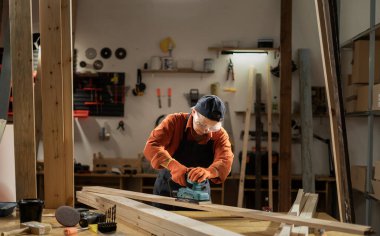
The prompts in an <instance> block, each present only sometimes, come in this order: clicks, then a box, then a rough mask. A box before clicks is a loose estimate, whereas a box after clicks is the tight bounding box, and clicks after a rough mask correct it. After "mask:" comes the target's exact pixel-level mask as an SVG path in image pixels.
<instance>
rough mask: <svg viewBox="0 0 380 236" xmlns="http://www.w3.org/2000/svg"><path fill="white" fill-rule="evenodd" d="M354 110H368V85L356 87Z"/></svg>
mask: <svg viewBox="0 0 380 236" xmlns="http://www.w3.org/2000/svg"><path fill="white" fill-rule="evenodd" d="M355 111H356V112H361V111H368V86H359V87H358V88H357V100H356V108H355Z"/></svg>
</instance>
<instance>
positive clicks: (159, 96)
mask: <svg viewBox="0 0 380 236" xmlns="http://www.w3.org/2000/svg"><path fill="white" fill-rule="evenodd" d="M156 94H157V99H158V108H161V107H162V106H161V89H160V88H157V89H156Z"/></svg>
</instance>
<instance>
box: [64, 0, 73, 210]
mask: <svg viewBox="0 0 380 236" xmlns="http://www.w3.org/2000/svg"><path fill="white" fill-rule="evenodd" d="M61 9H62V15H61V17H62V21H61V22H62V77H63V120H64V124H65V125H64V130H63V131H64V133H63V135H64V137H63V142H64V144H63V145H64V160H65V166H66V168H65V175H64V177H65V182H66V185H65V187H66V205H71V206H74V141H73V140H74V134H73V63H72V62H73V60H72V58H73V57H72V52H73V45H72V20H71V18H72V15H71V10H72V8H71V0H61Z"/></svg>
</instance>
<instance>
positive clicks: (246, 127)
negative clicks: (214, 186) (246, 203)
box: [237, 66, 255, 207]
mask: <svg viewBox="0 0 380 236" xmlns="http://www.w3.org/2000/svg"><path fill="white" fill-rule="evenodd" d="M254 76H255V69H254V68H253V66H251V67H250V68H249V71H248V99H247V107H246V109H245V121H244V122H245V123H244V136H243V150H242V154H241V162H240V180H239V193H238V202H237V206H238V207H242V206H243V198H244V180H245V169H246V164H247V154H248V138H249V128H250V125H251V111H252V105H253V77H254Z"/></svg>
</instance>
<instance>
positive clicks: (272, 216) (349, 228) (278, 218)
mask: <svg viewBox="0 0 380 236" xmlns="http://www.w3.org/2000/svg"><path fill="white" fill-rule="evenodd" d="M82 192H94V193H107V194H109V195H112V196H120V197H127V198H130V199H135V200H139V201H147V202H156V203H162V204H167V205H172V206H180V207H186V208H190V209H195V210H203V211H211V212H222V213H227V214H230V215H231V216H241V217H246V218H252V219H257V220H266V221H273V222H280V223H286V224H294V225H305V226H309V227H312V228H317V229H320V228H323V229H326V230H332V231H340V232H346V233H353V234H369V233H371V232H373V230H372V228H371V227H370V226H363V225H355V224H347V223H342V222H337V221H330V220H321V219H311V220H310V219H304V218H301V217H297V216H292V215H284V214H281V213H274V212H266V211H258V210H252V209H246V208H239V207H232V206H224V205H218V204H211V203H209V204H194V203H187V202H181V201H176V199H175V198H171V197H164V196H159V195H152V194H146V193H138V192H133V191H126V190H119V189H112V188H106V187H83V190H82ZM77 193H78V192H77Z"/></svg>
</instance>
